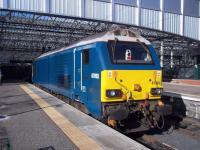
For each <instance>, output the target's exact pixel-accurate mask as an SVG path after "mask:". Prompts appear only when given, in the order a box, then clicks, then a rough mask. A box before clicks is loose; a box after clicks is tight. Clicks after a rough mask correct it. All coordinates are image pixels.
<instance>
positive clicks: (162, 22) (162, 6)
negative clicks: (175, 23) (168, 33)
mask: <svg viewBox="0 0 200 150" xmlns="http://www.w3.org/2000/svg"><path fill="white" fill-rule="evenodd" d="M159 29H160V30H161V31H163V29H164V0H160V13H159Z"/></svg>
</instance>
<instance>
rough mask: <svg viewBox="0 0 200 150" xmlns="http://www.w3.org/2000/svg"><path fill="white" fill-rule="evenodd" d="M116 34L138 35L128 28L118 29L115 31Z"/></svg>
mask: <svg viewBox="0 0 200 150" xmlns="http://www.w3.org/2000/svg"><path fill="white" fill-rule="evenodd" d="M113 33H114V35H116V36H127V37H137V34H136V33H134V32H133V31H131V30H128V29H117V30H114V31H113Z"/></svg>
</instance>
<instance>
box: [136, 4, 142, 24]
mask: <svg viewBox="0 0 200 150" xmlns="http://www.w3.org/2000/svg"><path fill="white" fill-rule="evenodd" d="M140 18H141V0H137V10H136V25H137V26H140V24H141V23H140Z"/></svg>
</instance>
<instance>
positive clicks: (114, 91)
mask: <svg viewBox="0 0 200 150" xmlns="http://www.w3.org/2000/svg"><path fill="white" fill-rule="evenodd" d="M122 95H123V93H122V91H121V90H119V89H111V90H106V97H109V98H114V97H116V98H121V97H122Z"/></svg>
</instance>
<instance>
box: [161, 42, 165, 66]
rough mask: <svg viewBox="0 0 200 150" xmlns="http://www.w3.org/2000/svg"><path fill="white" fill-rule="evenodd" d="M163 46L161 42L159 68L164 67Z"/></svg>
mask: <svg viewBox="0 0 200 150" xmlns="http://www.w3.org/2000/svg"><path fill="white" fill-rule="evenodd" d="M163 45H164V42H163V41H161V45H160V66H161V68H163V67H164V65H163V61H164V47H163Z"/></svg>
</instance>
